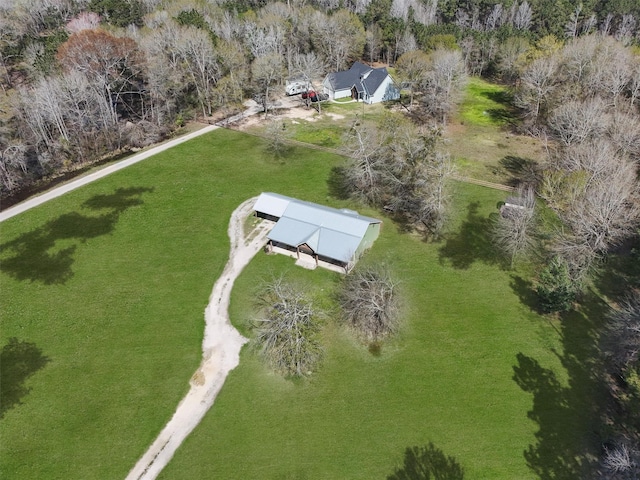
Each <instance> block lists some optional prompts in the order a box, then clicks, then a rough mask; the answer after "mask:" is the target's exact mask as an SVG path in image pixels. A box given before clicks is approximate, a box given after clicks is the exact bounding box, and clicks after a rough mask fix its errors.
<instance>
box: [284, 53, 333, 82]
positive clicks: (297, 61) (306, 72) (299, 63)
mask: <svg viewBox="0 0 640 480" xmlns="http://www.w3.org/2000/svg"><path fill="white" fill-rule="evenodd" d="M326 68H327V67H326V65H325V64H324V62H323V60H322V58H321V57H320V56H318V55H317V54H316V53H315V52H311V53H296V54H294V55H293V59H292V62H291V70H290V72H289V73H290V74H293V75H300V76H302V77H303V78H304V80H305V82H307V88H310V87H311V85H312V82H313V80H314V79H316V78H318V77H320V76H321V75H322V74H324V72H325V70H326Z"/></svg>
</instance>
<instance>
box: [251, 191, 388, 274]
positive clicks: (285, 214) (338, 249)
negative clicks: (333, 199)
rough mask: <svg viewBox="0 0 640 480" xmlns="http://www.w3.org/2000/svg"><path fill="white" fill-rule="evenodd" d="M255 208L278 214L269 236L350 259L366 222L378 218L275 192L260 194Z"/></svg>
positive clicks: (361, 237)
mask: <svg viewBox="0 0 640 480" xmlns="http://www.w3.org/2000/svg"><path fill="white" fill-rule="evenodd" d="M254 210H255V211H257V212H262V213H266V214H268V215H273V216H276V217H280V219H279V220H278V222H277V223H276V224H275V226H274V227H273V228H272V229H271V232H269V234H268V236H267V237H268V238H269V239H270V240H273V241H275V242H281V243H284V244H287V245H291V246H296V247H297V246H300V245H302V244H307V245H308V246H309V247H310V248H311V249H312V250H313V251H314V252H315V253H317V254H318V255H322V256H324V257H328V258H332V259H335V260H340V261H342V262H349V261H350V260H351V259H352V257H353V255H354V254H355V252H356V250H357V249H358V247H359V246H360V242H361V241H362V239H363V237H364V235H365V233H366V232H367V229H368V228H369V225H371V224H372V223H381V221H380V220H377V219H375V218H371V217H365V216H363V215H358V213H357V212H354V211H353V210H347V209H342V210H338V209H336V208H330V207H325V206H323V205H318V204H316V203H311V202H304V201H301V200H297V199H295V198H291V197H285V196H284V195H278V194H277V193H262V194H261V195H260V197H259V198H258V201H257V202H256V204H255V207H254Z"/></svg>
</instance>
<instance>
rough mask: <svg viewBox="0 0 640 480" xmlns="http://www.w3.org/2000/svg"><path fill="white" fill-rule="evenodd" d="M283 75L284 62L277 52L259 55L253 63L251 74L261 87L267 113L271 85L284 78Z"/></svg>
mask: <svg viewBox="0 0 640 480" xmlns="http://www.w3.org/2000/svg"><path fill="white" fill-rule="evenodd" d="M283 75H284V62H283V60H282V56H281V55H278V54H277V53H272V54H269V55H265V56H263V57H258V58H256V59H255V60H254V61H253V63H252V64H251V76H252V78H253V81H254V82H256V84H257V86H258V88H259V89H260V94H261V96H262V99H263V100H262V101H263V107H264V113H265V115H266V114H267V113H268V110H269V98H270V97H269V94H270V93H271V92H270V90H271V87H272V86H273V85H274V84H275V83H276V82H279V81H280V80H282V77H283Z"/></svg>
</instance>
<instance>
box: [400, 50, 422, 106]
mask: <svg viewBox="0 0 640 480" xmlns="http://www.w3.org/2000/svg"><path fill="white" fill-rule="evenodd" d="M429 66H430V62H429V56H428V55H427V54H426V53H424V52H423V51H422V50H414V51H411V52H407V53H404V54H403V55H402V56H401V57H400V58H399V59H398V62H397V63H396V71H397V72H398V76H399V77H400V81H401V83H402V85H403V86H404V85H406V86H407V87H408V88H409V91H410V92H411V94H410V97H409V105H413V94H414V91H415V89H416V87H417V86H418V85H420V84H421V83H422V82H423V80H424V77H425V75H426V74H427V72H428V70H429Z"/></svg>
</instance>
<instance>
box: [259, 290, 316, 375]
mask: <svg viewBox="0 0 640 480" xmlns="http://www.w3.org/2000/svg"><path fill="white" fill-rule="evenodd" d="M260 304H261V306H262V307H263V315H262V316H261V318H260V319H259V320H258V321H257V322H256V343H257V346H258V348H259V349H260V352H261V354H262V355H263V356H264V358H265V359H266V360H267V362H268V363H269V365H271V366H272V367H273V368H274V369H275V370H277V371H279V372H282V373H284V374H286V375H293V376H304V375H308V374H310V373H311V372H312V371H313V369H314V368H315V367H316V365H317V364H318V362H319V360H320V358H321V356H322V350H321V347H320V343H319V342H318V340H317V335H318V331H319V324H318V321H317V318H316V317H317V316H318V313H317V312H316V310H315V309H314V307H313V305H312V304H311V302H310V301H309V300H307V299H306V298H305V296H304V294H303V293H302V292H301V291H299V290H297V289H295V288H294V287H293V286H291V285H289V284H286V283H285V282H284V281H283V280H282V279H278V280H274V281H272V282H271V283H269V284H268V285H267V286H266V288H265V289H264V290H263V292H262V293H261V295H260Z"/></svg>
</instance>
